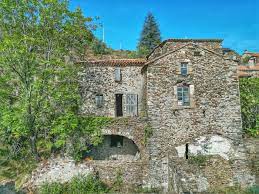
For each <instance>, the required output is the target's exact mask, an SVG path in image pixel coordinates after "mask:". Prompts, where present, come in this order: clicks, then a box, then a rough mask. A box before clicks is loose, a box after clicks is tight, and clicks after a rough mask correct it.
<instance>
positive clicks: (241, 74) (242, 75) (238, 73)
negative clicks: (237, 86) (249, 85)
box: [237, 71, 251, 77]
mask: <svg viewBox="0 0 259 194" xmlns="http://www.w3.org/2000/svg"><path fill="white" fill-rule="evenodd" d="M237 75H238V77H250V76H251V75H250V74H249V73H247V72H244V71H238V72H237Z"/></svg>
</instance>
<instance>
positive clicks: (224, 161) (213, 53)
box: [81, 39, 255, 193]
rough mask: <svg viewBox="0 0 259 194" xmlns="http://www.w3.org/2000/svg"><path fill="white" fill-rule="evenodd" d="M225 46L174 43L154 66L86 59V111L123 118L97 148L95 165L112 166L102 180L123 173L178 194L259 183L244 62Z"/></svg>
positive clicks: (156, 56)
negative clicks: (248, 127) (245, 106)
mask: <svg viewBox="0 0 259 194" xmlns="http://www.w3.org/2000/svg"><path fill="white" fill-rule="evenodd" d="M221 44H222V40H218V39H169V40H166V41H163V42H162V43H161V44H160V45H158V46H157V47H156V48H155V49H154V50H153V51H152V52H151V53H150V54H149V55H148V56H147V60H146V61H145V60H142V59H112V60H97V61H84V62H83V63H84V64H85V70H84V72H82V75H81V77H82V79H81V81H82V83H81V86H82V97H83V101H84V103H83V107H82V112H83V114H85V115H97V116H108V117H114V118H115V119H116V120H117V121H118V122H117V124H114V125H112V126H109V127H106V128H105V129H103V135H104V137H105V138H104V142H103V144H101V145H100V146H98V147H97V148H95V149H94V150H92V156H93V159H94V160H93V161H92V162H93V163H95V164H97V163H98V162H99V163H102V161H105V164H104V163H102V168H99V170H100V176H102V175H103V176H102V177H103V178H106V179H110V178H111V179H112V177H114V176H115V174H114V172H115V171H116V169H118V168H120V169H121V170H122V174H123V177H124V180H125V181H127V183H128V184H137V185H144V186H149V187H156V188H163V189H164V190H166V191H172V192H176V193H182V192H204V191H208V190H210V189H213V188H215V187H219V186H220V187H221V186H233V185H235V184H239V185H241V186H249V185H252V184H254V181H255V177H254V175H253V174H251V172H250V170H249V166H248V161H247V157H246V151H245V147H244V144H243V142H242V128H241V122H242V121H241V113H240V100H239V86H238V74H237V67H238V59H237V58H233V57H229V56H228V55H226V53H227V54H228V51H226V49H223V48H222V46H221ZM231 56H233V55H231ZM148 130H151V131H152V135H149V136H148V134H147V133H148ZM199 158H201V159H202V160H203V162H205V163H206V165H202V164H199V162H197V161H199ZM195 161H196V163H195ZM197 163H198V164H197ZM105 165H107V168H105ZM97 166H98V165H97ZM108 166H109V167H108ZM96 168H97V169H98V167H96ZM129 172H130V173H129Z"/></svg>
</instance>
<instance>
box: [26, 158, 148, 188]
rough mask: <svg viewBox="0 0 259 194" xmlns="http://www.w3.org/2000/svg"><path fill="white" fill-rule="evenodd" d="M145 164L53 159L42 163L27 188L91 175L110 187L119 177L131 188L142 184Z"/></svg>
mask: <svg viewBox="0 0 259 194" xmlns="http://www.w3.org/2000/svg"><path fill="white" fill-rule="evenodd" d="M143 166H144V165H143V163H142V162H141V161H138V162H137V161H131V162H130V161H128V162H125V161H113V162H107V161H83V162H81V163H75V161H74V160H72V159H70V158H52V159H50V160H49V161H48V162H43V163H41V164H40V165H39V166H38V168H37V169H36V170H35V171H34V172H33V173H32V177H31V180H30V181H29V182H27V183H26V185H24V186H26V187H27V188H35V187H39V186H41V185H43V184H44V183H46V182H49V183H52V182H59V183H66V182H69V181H70V180H71V179H72V178H73V177H77V176H87V175H90V174H93V175H96V174H98V176H99V177H100V179H101V180H103V181H104V182H105V183H107V184H108V185H112V184H113V183H114V182H115V181H116V178H118V176H120V178H122V180H123V183H125V184H126V185H128V186H129V187H130V186H138V185H141V184H142V179H143V177H142V174H143V169H144V168H143Z"/></svg>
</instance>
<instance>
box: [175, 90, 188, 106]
mask: <svg viewBox="0 0 259 194" xmlns="http://www.w3.org/2000/svg"><path fill="white" fill-rule="evenodd" d="M177 104H178V106H190V105H191V98H190V86H177Z"/></svg>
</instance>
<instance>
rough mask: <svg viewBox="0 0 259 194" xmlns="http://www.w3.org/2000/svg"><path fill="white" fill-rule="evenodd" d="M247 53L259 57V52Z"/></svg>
mask: <svg viewBox="0 0 259 194" xmlns="http://www.w3.org/2000/svg"><path fill="white" fill-rule="evenodd" d="M245 54H248V55H251V56H252V57H259V53H251V52H246V53H245Z"/></svg>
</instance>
